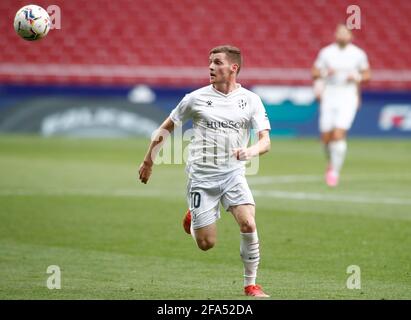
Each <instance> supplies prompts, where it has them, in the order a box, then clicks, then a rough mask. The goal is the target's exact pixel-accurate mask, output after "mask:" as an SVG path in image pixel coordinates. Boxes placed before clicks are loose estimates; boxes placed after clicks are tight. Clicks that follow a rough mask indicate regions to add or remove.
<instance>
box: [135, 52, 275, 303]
mask: <svg viewBox="0 0 411 320" xmlns="http://www.w3.org/2000/svg"><path fill="white" fill-rule="evenodd" d="M241 63H242V58H241V52H240V50H239V49H238V48H236V47H233V46H219V47H216V48H214V49H212V50H211V51H210V55H209V71H210V85H208V86H206V87H203V88H201V89H198V90H196V91H193V92H191V93H190V94H187V95H186V96H185V97H184V98H183V99H182V100H181V102H180V103H179V104H178V105H177V107H176V108H175V109H174V110H173V111H172V112H171V114H170V116H169V117H168V118H167V119H166V120H165V121H164V122H163V124H162V125H161V126H160V129H162V130H166V132H167V133H169V132H171V131H173V129H174V128H175V126H180V125H182V124H183V123H184V122H185V121H187V120H189V119H191V120H192V121H193V138H192V140H191V143H190V146H189V157H188V160H187V166H186V171H187V174H188V184H187V203H188V207H189V210H188V212H187V214H186V216H185V219H184V223H185V225H184V228H185V230H186V232H187V233H190V234H191V235H192V236H193V238H194V240H195V241H196V243H197V246H198V247H199V248H200V249H202V250H209V249H211V248H212V247H213V246H214V245H215V243H216V239H217V225H216V222H217V220H218V219H219V218H220V210H219V204H220V202H221V203H222V205H223V207H224V209H225V210H227V211H229V212H231V213H232V215H233V216H234V218H235V220H236V221H237V223H238V225H239V227H240V238H241V240H240V255H241V259H242V261H243V264H244V293H245V294H246V295H248V296H254V297H268V295H267V294H265V293H264V292H263V290H262V288H261V286H259V285H257V284H256V277H257V268H258V265H259V260H260V251H259V239H258V235H257V228H256V221H255V203H254V199H253V196H252V194H251V191H250V188H249V186H248V184H247V181H246V178H245V166H244V162H245V161H246V160H249V159H251V158H252V157H258V156H259V155H261V154H263V153H266V152H268V151H269V149H270V137H269V130H270V123H269V121H268V118H267V114H266V112H265V109H264V106H263V104H262V101H261V99H260V98H259V97H258V96H257V95H256V94H255V93H253V92H251V91H249V90H247V89H245V88H243V87H241V85H240V84H239V83H237V82H236V78H237V75H238V73H239V71H240V68H241ZM251 129H254V130H255V131H256V132H258V142H256V143H255V144H254V145H252V146H250V147H248V146H247V145H248V142H249V138H250V131H251ZM164 138H165V137H164V135H161V134H159V135H157V136H156V137H155V138H154V139H153V140H152V142H151V144H150V146H149V148H148V152H147V154H146V156H145V158H144V161H143V163H142V164H141V165H140V169H139V175H140V180H141V181H142V182H143V183H147V181H148V179H149V178H150V175H151V172H152V167H153V160H154V157H155V156H156V154H158V151H159V147H156V146H157V145H159V144H162V143H163V142H164Z"/></svg>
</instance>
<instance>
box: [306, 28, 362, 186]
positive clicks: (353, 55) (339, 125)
mask: <svg viewBox="0 0 411 320" xmlns="http://www.w3.org/2000/svg"><path fill="white" fill-rule="evenodd" d="M335 38H336V41H335V43H333V44H330V45H328V46H326V47H325V48H323V49H321V50H320V52H319V54H318V57H317V59H316V61H315V63H314V66H313V70H312V73H313V78H314V81H315V82H314V90H315V94H316V97H317V99H318V100H319V101H320V119H319V130H320V132H321V138H322V142H323V144H324V148H325V151H326V155H327V159H328V166H327V171H326V177H325V178H326V182H327V184H328V185H329V186H331V187H335V186H337V185H338V182H339V177H340V171H341V168H342V166H343V163H344V160H345V155H346V151H347V142H346V137H347V131H348V130H349V129H350V128H351V125H352V123H353V121H354V118H355V115H356V112H357V110H358V108H359V105H360V84H361V83H362V82H365V81H368V80H369V79H370V67H369V63H368V58H367V55H366V53H365V52H364V51H363V50H362V49H360V48H359V47H357V46H355V45H354V44H352V43H351V40H352V33H351V31H350V30H349V29H348V28H347V27H346V26H345V25H339V26H338V27H337V31H336V34H335Z"/></svg>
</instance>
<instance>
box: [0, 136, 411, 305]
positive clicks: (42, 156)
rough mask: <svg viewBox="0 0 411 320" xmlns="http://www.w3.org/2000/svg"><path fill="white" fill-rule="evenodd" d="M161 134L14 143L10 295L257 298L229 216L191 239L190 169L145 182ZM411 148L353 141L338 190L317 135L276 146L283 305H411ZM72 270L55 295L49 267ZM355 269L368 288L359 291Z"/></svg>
mask: <svg viewBox="0 0 411 320" xmlns="http://www.w3.org/2000/svg"><path fill="white" fill-rule="evenodd" d="M146 146H147V140H145V139H138V140H65V139H41V138H36V137H0V299H247V298H246V297H244V296H243V294H242V263H241V260H240V258H239V240H240V238H239V231H238V227H237V225H236V223H235V222H234V219H233V218H232V217H231V215H230V214H228V213H224V212H223V213H222V218H221V219H220V220H219V221H218V242H217V245H216V247H215V248H213V249H212V250H211V251H208V252H202V251H201V250H199V249H197V248H196V246H195V244H194V242H193V240H192V239H191V237H190V236H188V235H187V234H185V233H184V231H183V229H182V226H181V221H182V218H183V215H184V212H185V209H186V202H185V173H184V169H183V166H182V165H161V166H157V167H155V168H154V174H153V176H152V180H151V181H150V183H149V184H148V185H142V184H140V183H138V182H137V171H138V164H139V162H140V160H141V159H142V157H143V155H144V152H145V149H146ZM410 163H411V141H408V140H354V139H352V140H350V141H349V149H348V157H347V161H346V166H345V168H344V171H343V175H342V181H341V185H340V187H338V188H337V189H329V188H327V187H326V186H325V185H324V183H323V179H322V175H323V168H324V166H325V161H324V159H323V154H322V149H321V146H320V144H319V142H318V141H317V140H314V139H307V140H305V139H304V140H299V139H296V140H275V139H274V140H273V141H272V150H271V152H270V153H269V154H267V155H265V156H264V157H262V159H261V162H260V172H259V174H258V176H251V177H249V182H250V186H251V189H252V190H253V191H254V192H255V194H256V196H255V200H256V202H257V224H258V227H259V235H260V239H261V253H262V260H261V264H260V269H259V274H258V275H259V276H258V282H259V283H260V284H262V285H263V287H264V289H265V290H266V292H267V293H269V294H270V295H271V297H272V298H273V299H411V250H410V248H411V237H410V234H411V232H410V231H411V197H410V195H411V172H410ZM49 265H58V266H59V267H60V268H61V275H62V281H61V285H62V289H61V290H49V289H47V287H46V280H47V277H48V276H49V275H48V274H46V269H47V267H48V266H49ZM349 265H358V266H360V268H361V289H359V290H350V289H347V287H346V281H347V278H348V277H349V274H347V273H346V269H347V267H348V266H349Z"/></svg>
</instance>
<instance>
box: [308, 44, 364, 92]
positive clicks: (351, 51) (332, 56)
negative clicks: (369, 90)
mask: <svg viewBox="0 0 411 320" xmlns="http://www.w3.org/2000/svg"><path fill="white" fill-rule="evenodd" d="M314 66H315V67H316V68H317V69H319V70H321V71H327V70H328V69H332V70H334V71H335V73H334V74H333V75H330V76H327V77H326V78H325V91H327V90H329V91H333V93H336V92H337V91H338V92H340V93H341V94H352V95H356V94H357V85H356V84H355V83H354V82H347V77H348V76H349V75H354V74H358V73H359V72H361V71H363V70H366V69H368V68H369V64H368V58H367V55H366V53H365V52H364V51H363V50H362V49H360V48H359V47H357V46H356V45H353V44H351V43H350V44H348V45H347V46H345V47H344V48H340V47H339V46H338V45H337V44H336V43H333V44H331V45H329V46H327V47H325V48H323V49H321V50H320V52H319V54H318V57H317V59H316V61H315V63H314Z"/></svg>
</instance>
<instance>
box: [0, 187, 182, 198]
mask: <svg viewBox="0 0 411 320" xmlns="http://www.w3.org/2000/svg"><path fill="white" fill-rule="evenodd" d="M181 194H182V195H184V194H183V192H182V193H181ZM0 196H3V197H4V196H97V197H100V196H104V197H160V196H161V197H175V196H177V194H176V193H170V192H169V191H167V192H166V193H163V192H160V191H154V190H144V191H142V190H137V189H136V190H134V189H123V190H92V189H67V190H1V189H0Z"/></svg>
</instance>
